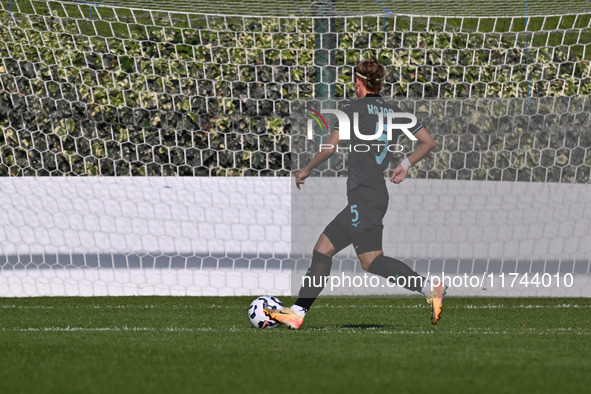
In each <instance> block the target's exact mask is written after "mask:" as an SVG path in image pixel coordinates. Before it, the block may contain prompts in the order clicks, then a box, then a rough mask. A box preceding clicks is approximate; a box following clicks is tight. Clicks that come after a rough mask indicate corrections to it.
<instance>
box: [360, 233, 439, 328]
mask: <svg viewBox="0 0 591 394" xmlns="http://www.w3.org/2000/svg"><path fill="white" fill-rule="evenodd" d="M353 242H354V243H355V240H354V241H353ZM360 249H361V250H363V248H360ZM357 257H359V260H360V261H361V266H362V267H363V268H364V269H365V270H366V271H368V272H371V273H372V274H375V275H380V276H382V277H384V278H386V279H388V280H389V281H391V282H393V283H396V284H397V285H403V287H404V288H406V289H408V290H411V291H415V292H419V293H421V294H423V295H424V296H425V297H426V298H427V303H429V305H430V306H431V324H437V322H438V321H439V319H440V318H441V312H442V311H443V296H444V295H445V291H446V290H447V286H444V285H443V284H442V283H436V284H433V285H432V284H431V283H430V282H429V280H428V279H427V278H425V277H423V276H421V275H420V274H419V273H417V272H415V271H414V270H413V269H412V268H410V267H409V266H408V265H407V264H405V263H404V262H402V261H400V260H397V259H395V258H393V257H388V256H384V253H383V252H382V251H381V250H374V251H369V252H365V253H361V254H359V255H358V256H357Z"/></svg>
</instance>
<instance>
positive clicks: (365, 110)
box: [342, 94, 423, 193]
mask: <svg viewBox="0 0 591 394" xmlns="http://www.w3.org/2000/svg"><path fill="white" fill-rule="evenodd" d="M342 111H343V112H345V113H346V114H347V116H348V117H349V121H350V124H351V130H350V132H351V133H350V138H351V146H350V151H349V155H348V172H349V177H348V179H347V192H350V191H352V190H354V189H356V188H358V187H359V186H361V185H366V186H369V187H371V188H372V189H374V190H377V191H381V192H385V193H387V191H386V181H385V179H384V170H386V169H387V168H388V164H389V163H390V160H391V159H392V155H393V153H392V151H397V150H396V149H395V147H391V149H388V146H389V145H393V144H396V143H397V141H398V137H399V136H400V134H402V131H401V130H396V129H395V130H393V131H392V136H391V137H392V138H391V140H388V135H387V128H386V125H387V121H386V114H387V113H388V112H403V111H402V110H401V109H400V108H399V107H397V106H396V105H393V104H389V103H386V102H385V101H384V99H383V98H382V97H381V96H380V95H377V94H369V95H367V96H365V97H364V98H362V99H359V100H352V101H348V102H347V103H345V104H343V106H342ZM355 114H357V124H358V126H359V128H358V129H359V133H360V134H362V135H364V136H367V138H370V136H375V138H372V139H371V140H365V139H362V138H360V137H359V136H358V135H357V133H356V132H355V131H354V129H355ZM380 118H381V122H380ZM380 127H381V128H382V129H381V130H380ZM421 127H423V126H422V125H421V124H419V123H417V124H416V125H415V126H413V127H412V128H409V131H410V132H411V133H413V134H414V133H416V132H417V131H419V129H420V128H421Z"/></svg>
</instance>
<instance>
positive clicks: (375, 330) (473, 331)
mask: <svg viewBox="0 0 591 394" xmlns="http://www.w3.org/2000/svg"><path fill="white" fill-rule="evenodd" d="M0 331H2V332H195V333H199V332H234V333H247V332H248V333H255V332H257V331H260V330H257V329H255V328H253V327H249V328H244V327H228V328H224V329H219V328H213V327H193V328H190V327H160V328H158V327H128V326H123V327H70V326H66V327H25V328H18V327H15V328H2V329H1V330H0ZM279 331H281V329H273V330H265V332H279ZM318 331H322V332H327V333H337V334H358V333H360V332H367V333H372V334H387V335H433V334H437V335H523V334H526V335H564V334H574V335H590V334H591V329H589V328H572V327H566V328H564V327H557V328H543V329H538V328H533V327H532V328H505V329H490V328H464V329H461V330H445V329H441V330H440V329H435V328H434V329H416V330H396V329H382V328H380V327H379V326H376V327H333V326H328V327H312V328H306V329H303V330H301V331H300V332H301V333H302V335H306V333H313V332H318Z"/></svg>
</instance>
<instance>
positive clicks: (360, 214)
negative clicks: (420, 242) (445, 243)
mask: <svg viewBox="0 0 591 394" xmlns="http://www.w3.org/2000/svg"><path fill="white" fill-rule="evenodd" d="M349 205H350V207H352V208H351V211H352V215H351V219H350V221H351V225H350V226H349V232H350V237H351V241H352V243H353V247H354V248H355V252H356V253H357V257H358V258H359V260H360V262H361V266H362V267H363V269H365V270H366V271H368V272H371V273H372V274H375V275H379V276H382V277H384V278H386V279H388V280H389V281H391V282H393V283H396V284H397V285H401V286H402V287H404V288H406V289H408V290H411V291H415V292H419V293H422V294H423V295H425V296H426V297H427V302H428V303H429V304H430V305H431V323H433V324H437V321H438V320H439V317H440V315H441V310H442V309H441V304H442V302H441V300H442V297H443V294H444V292H445V289H446V288H445V287H443V286H442V285H439V286H433V287H432V286H431V283H429V281H428V280H427V278H425V277H423V276H421V275H420V274H419V273H417V272H415V271H414V270H413V269H412V268H411V267H410V266H408V265H407V264H405V263H404V262H402V261H400V260H397V259H395V258H392V257H388V256H384V253H383V251H382V232H383V228H384V227H383V225H382V220H383V217H384V215H385V214H386V210H387V206H388V197H387V195H382V194H379V193H370V192H368V191H367V190H363V188H359V189H358V190H355V191H354V192H353V193H350V195H349Z"/></svg>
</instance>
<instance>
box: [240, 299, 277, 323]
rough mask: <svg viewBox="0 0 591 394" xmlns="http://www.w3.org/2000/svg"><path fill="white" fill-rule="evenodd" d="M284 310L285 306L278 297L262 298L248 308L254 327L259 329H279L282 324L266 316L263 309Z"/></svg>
mask: <svg viewBox="0 0 591 394" xmlns="http://www.w3.org/2000/svg"><path fill="white" fill-rule="evenodd" d="M265 308H267V309H283V308H284V306H283V304H282V303H281V301H279V299H278V298H277V297H271V296H261V297H259V298H257V299H256V300H254V301H253V302H252V303H251V304H250V307H249V308H248V318H249V319H250V322H251V323H252V325H253V326H255V327H257V328H272V327H279V326H280V325H281V323H279V322H276V321H275V320H273V319H271V318H269V316H267V315H265V312H264V311H263V309H265Z"/></svg>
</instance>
